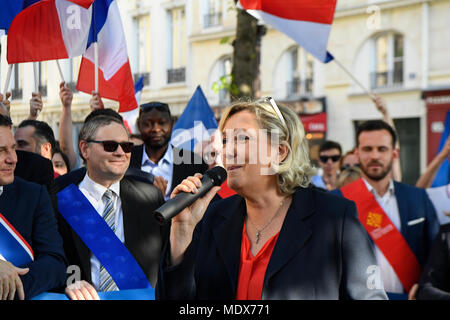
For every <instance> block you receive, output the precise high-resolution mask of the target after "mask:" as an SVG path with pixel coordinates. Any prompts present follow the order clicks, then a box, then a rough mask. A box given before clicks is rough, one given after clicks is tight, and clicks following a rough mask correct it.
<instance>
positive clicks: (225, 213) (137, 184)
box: [0, 82, 450, 300]
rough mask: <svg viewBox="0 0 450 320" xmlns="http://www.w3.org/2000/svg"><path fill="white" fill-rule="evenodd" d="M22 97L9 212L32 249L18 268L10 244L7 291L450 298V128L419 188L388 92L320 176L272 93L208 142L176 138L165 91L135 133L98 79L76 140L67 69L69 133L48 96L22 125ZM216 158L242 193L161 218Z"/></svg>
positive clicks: (207, 199)
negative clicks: (449, 173)
mask: <svg viewBox="0 0 450 320" xmlns="http://www.w3.org/2000/svg"><path fill="white" fill-rule="evenodd" d="M9 97H10V95H9V94H6V96H5V97H3V96H2V95H0V104H1V107H2V108H0V213H1V216H0V218H2V219H4V220H5V221H6V222H7V224H8V225H9V226H12V229H13V230H14V232H16V233H17V234H18V235H19V236H20V238H21V239H23V241H24V243H25V244H26V246H28V247H29V249H30V252H31V256H32V257H31V259H30V261H29V262H28V263H25V264H22V265H16V264H15V263H14V259H13V258H14V253H12V254H11V252H2V246H1V245H0V299H31V298H33V297H35V296H37V295H39V294H41V293H43V292H47V291H52V292H59V293H64V294H66V295H67V296H68V297H69V298H70V299H73V300H91V299H99V295H98V293H99V292H108V291H121V290H126V289H138V288H147V287H153V288H155V292H156V298H157V299H216V300H217V299H227V300H228V299H238V300H246V299H252V300H255V299H408V298H409V299H449V298H450V266H449V259H448V254H449V253H450V247H449V242H448V237H449V236H450V227H449V226H450V224H449V223H450V217H449V215H450V181H449V184H447V185H446V186H442V187H439V188H431V183H432V181H433V179H434V176H435V175H436V172H437V171H438V169H439V167H440V165H441V164H442V163H443V162H444V161H445V160H446V159H448V158H449V157H450V137H449V138H448V139H447V142H446V144H445V146H444V148H443V149H442V151H441V152H440V153H439V154H438V155H437V156H436V158H435V159H434V160H433V161H432V162H431V163H430V165H429V166H428V168H427V170H426V171H425V172H424V173H423V175H422V176H421V177H420V179H419V180H418V181H417V184H416V186H411V185H407V184H405V183H402V182H401V180H402V175H401V167H400V159H399V148H400V144H399V139H398V136H397V134H396V131H395V127H394V123H393V121H392V119H391V118H390V117H389V114H388V109H387V106H386V104H385V101H384V100H383V99H382V98H381V97H378V96H374V97H373V102H374V104H375V106H376V108H377V109H378V110H379V111H380V113H381V114H382V118H383V119H380V120H370V121H366V122H364V123H362V124H361V125H359V126H358V128H357V132H356V140H355V142H356V143H355V147H354V148H353V149H352V150H349V151H347V152H345V153H344V152H343V150H342V147H341V145H340V144H339V143H338V142H335V141H325V142H324V143H323V144H322V145H321V146H320V149H319V154H318V163H319V166H320V168H319V171H318V172H319V173H320V174H317V170H315V168H313V167H312V165H311V159H310V154H309V147H308V141H307V139H306V136H305V132H304V128H303V126H302V124H301V122H300V120H299V118H298V116H297V115H296V114H295V113H294V112H293V111H292V110H291V109H290V108H288V107H286V106H282V105H277V103H276V102H275V100H274V99H272V98H264V99H262V100H257V101H237V102H234V103H232V104H231V105H230V106H229V107H228V109H227V110H226V111H225V112H224V113H223V114H222V117H221V119H220V123H219V128H218V131H217V132H218V133H219V135H220V136H221V138H218V135H217V134H215V135H213V139H212V140H211V141H209V142H211V143H209V142H208V147H209V149H210V150H209V152H205V150H206V149H205V148H200V151H199V152H197V148H195V149H194V150H193V151H188V150H184V149H179V148H177V147H175V146H172V145H171V143H170V139H171V133H172V128H173V126H174V120H173V117H172V114H171V111H170V107H169V105H168V104H166V103H163V102H149V103H144V104H142V105H141V106H140V108H139V117H138V119H137V122H136V125H137V128H138V130H139V134H137V135H136V134H135V135H132V134H131V133H130V132H129V130H128V128H127V127H126V126H125V125H124V122H123V119H122V117H121V115H120V114H119V113H117V112H116V111H114V110H113V109H108V108H105V107H104V105H103V102H102V99H101V97H100V95H99V94H98V93H95V92H94V93H93V94H92V98H91V100H90V106H91V112H90V114H89V115H88V116H87V117H86V118H85V120H84V123H83V126H82V128H81V130H80V133H79V136H78V141H77V145H78V150H75V149H74V141H73V140H72V139H73V138H72V131H73V128H72V116H71V105H72V99H73V93H72V91H71V90H70V88H69V87H68V86H67V85H66V84H65V83H64V82H63V83H61V85H60V99H61V104H62V112H61V118H60V125H59V135H58V136H59V141H56V139H55V134H54V132H53V130H52V129H51V127H50V126H49V125H48V124H47V123H46V122H43V121H40V120H37V118H38V116H39V113H40V112H41V111H42V109H43V107H44V106H43V103H42V98H41V96H40V95H39V94H38V93H33V96H32V98H31V100H30V114H29V117H28V119H24V120H23V121H22V122H21V123H19V124H18V125H17V128H16V129H15V130H14V132H13V130H12V128H13V124H12V122H11V119H10V117H9V113H10V112H13V111H14V107H11V102H10V101H9ZM275 133H276V134H275ZM268 134H269V135H270V136H271V138H272V139H267V136H268ZM274 134H275V135H274ZM273 137H275V140H274V139H273ZM202 143H203V144H204V142H202ZM254 146H258V150H255V149H252V148H253V147H254ZM261 146H262V147H261ZM77 152H78V154H79V156H80V158H81V159H82V162H83V165H82V166H81V167H79V168H77V167H76V164H77ZM253 154H258V156H257V157H256V160H255V158H254V157H252V155H253ZM215 165H221V166H223V167H224V168H225V169H226V171H227V174H228V178H227V181H226V186H225V185H222V188H230V189H231V190H232V191H233V192H232V194H233V195H231V196H224V193H220V192H219V190H221V187H214V188H212V189H211V190H210V191H209V192H208V193H207V194H206V196H204V197H202V198H200V199H198V200H197V201H195V202H194V203H193V204H192V205H190V206H189V207H187V208H185V209H184V210H183V211H182V212H181V213H180V214H178V215H177V216H175V217H174V218H173V219H172V221H171V222H170V223H168V224H164V225H161V224H159V223H158V221H157V220H156V219H155V218H154V216H153V211H154V210H155V209H156V208H158V207H160V206H161V205H162V204H164V203H165V202H166V201H170V199H171V198H174V197H175V196H176V195H177V194H179V193H182V192H192V193H196V192H198V189H199V188H200V187H201V185H202V180H201V178H202V175H203V174H204V173H205V172H206V171H207V170H208V168H211V167H213V166H215ZM268 172H269V173H268ZM230 194H231V193H230ZM10 256H11V257H13V258H11V259H9V258H8V257H10ZM2 258H3V259H2ZM72 266H75V267H76V268H78V270H79V272H78V276H77V277H75V278H73V277H70V273H69V272H68V270H69V267H72ZM212 266H213V267H212ZM70 270H72V269H70Z"/></svg>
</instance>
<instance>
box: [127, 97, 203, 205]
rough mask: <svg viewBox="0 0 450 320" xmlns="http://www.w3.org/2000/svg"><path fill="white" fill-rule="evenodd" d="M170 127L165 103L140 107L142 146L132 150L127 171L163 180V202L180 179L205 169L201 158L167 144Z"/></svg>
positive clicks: (170, 133)
mask: <svg viewBox="0 0 450 320" xmlns="http://www.w3.org/2000/svg"><path fill="white" fill-rule="evenodd" d="M173 125H174V121H173V119H172V116H171V113H170V109H169V105H168V104H166V103H163V102H157V101H155V102H149V103H146V104H143V105H141V107H140V110H139V118H138V120H137V127H138V129H139V131H140V133H141V136H142V140H143V141H144V144H143V145H141V146H136V147H134V149H133V152H132V153H131V162H130V168H138V169H141V170H143V171H145V172H149V173H152V174H153V175H154V176H155V180H157V179H161V180H163V181H164V183H165V184H166V187H165V190H166V191H165V194H164V197H165V199H166V200H168V199H169V196H170V193H171V192H172V190H173V188H174V187H176V186H177V185H179V184H180V183H181V181H183V179H185V178H186V177H188V176H193V175H194V174H195V173H204V172H205V171H206V170H208V165H207V164H206V163H205V162H204V161H203V159H202V158H201V157H200V156H198V155H197V154H195V153H193V152H191V151H188V150H184V149H179V148H176V147H173V146H172V145H171V144H170V138H171V135H172V128H173ZM159 177H162V178H159Z"/></svg>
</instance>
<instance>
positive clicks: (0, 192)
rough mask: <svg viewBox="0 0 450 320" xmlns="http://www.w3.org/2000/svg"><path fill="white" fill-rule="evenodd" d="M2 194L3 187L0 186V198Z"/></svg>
mask: <svg viewBox="0 0 450 320" xmlns="http://www.w3.org/2000/svg"><path fill="white" fill-rule="evenodd" d="M2 193H3V186H0V196H1V195H2Z"/></svg>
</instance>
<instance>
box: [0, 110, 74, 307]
mask: <svg viewBox="0 0 450 320" xmlns="http://www.w3.org/2000/svg"><path fill="white" fill-rule="evenodd" d="M11 125H12V123H11V120H10V119H9V118H8V117H5V116H3V115H0V213H1V214H2V215H3V216H4V218H6V220H7V221H8V223H9V224H10V225H11V226H12V227H13V228H14V229H15V230H16V231H17V233H18V234H20V236H21V237H22V238H23V241H24V242H25V243H27V244H28V246H29V247H30V248H31V250H32V253H34V260H33V261H31V262H29V263H26V264H25V265H14V264H13V262H12V261H13V260H12V259H10V261H4V260H2V259H0V300H1V299H14V298H18V299H21V300H23V299H25V298H26V299H30V298H32V297H34V296H36V295H38V294H40V293H42V292H44V291H47V290H50V289H53V288H57V287H60V286H62V285H63V284H64V280H65V279H66V261H65V257H64V252H63V248H62V240H61V236H60V235H59V233H58V228H57V223H56V219H55V216H54V212H53V209H52V206H51V203H50V198H49V196H48V193H47V191H46V189H45V188H44V187H43V186H40V185H38V184H35V183H31V182H27V181H25V180H22V179H21V178H18V177H15V176H14V169H15V166H16V163H17V156H16V152H15V141H14V138H13V135H12V132H11ZM19 238H20V237H19ZM1 250H2V249H1V244H0V255H1V254H2V252H1ZM3 254H4V255H7V254H6V253H5V252H3ZM12 257H13V256H12ZM13 258H14V257H13ZM30 259H31V258H30Z"/></svg>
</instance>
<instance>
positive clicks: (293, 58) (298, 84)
mask: <svg viewBox="0 0 450 320" xmlns="http://www.w3.org/2000/svg"><path fill="white" fill-rule="evenodd" d="M286 59H287V61H286V62H287V63H286V68H287V71H286V75H287V82H286V97H288V98H291V97H298V96H308V95H311V94H312V92H313V68H314V58H313V57H312V56H311V55H310V54H308V53H306V51H305V50H301V49H300V48H299V47H295V48H293V49H290V50H288V52H287V57H286Z"/></svg>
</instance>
